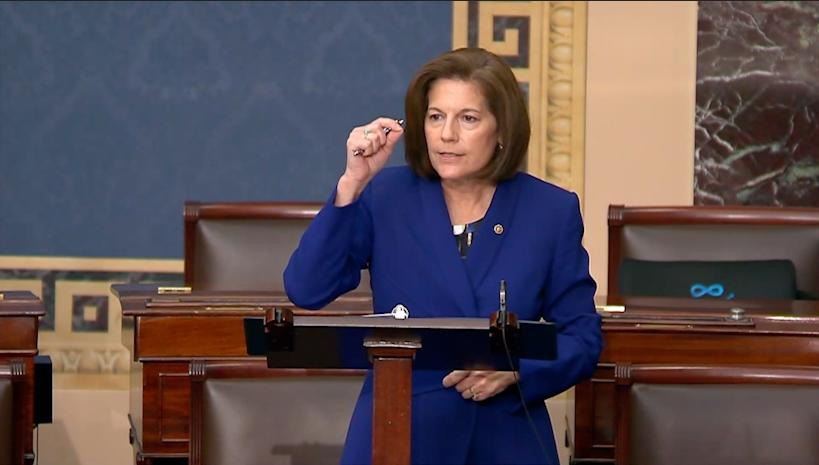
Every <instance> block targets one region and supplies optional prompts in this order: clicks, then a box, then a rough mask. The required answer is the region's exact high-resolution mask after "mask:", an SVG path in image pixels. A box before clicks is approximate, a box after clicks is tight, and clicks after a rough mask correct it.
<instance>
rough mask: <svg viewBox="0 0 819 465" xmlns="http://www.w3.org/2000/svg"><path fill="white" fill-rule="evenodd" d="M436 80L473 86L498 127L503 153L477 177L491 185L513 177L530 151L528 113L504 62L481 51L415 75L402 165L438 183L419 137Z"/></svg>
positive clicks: (466, 51)
mask: <svg viewBox="0 0 819 465" xmlns="http://www.w3.org/2000/svg"><path fill="white" fill-rule="evenodd" d="M437 79H460V80H464V81H467V82H473V83H475V84H477V85H478V87H479V88H480V89H481V92H482V93H483V96H484V97H485V98H486V101H487V103H488V104H489V111H490V112H492V115H493V116H494V117H495V120H496V121H497V124H498V134H499V135H500V140H501V141H502V142H503V148H502V149H501V148H500V147H498V150H497V151H496V152H495V155H494V156H493V157H492V158H491V159H490V160H489V163H488V164H487V165H486V166H485V167H484V168H483V169H482V170H481V171H480V172H479V173H478V176H479V177H481V178H482V179H489V180H492V181H494V182H498V181H502V180H505V179H510V178H511V177H512V176H514V175H515V173H516V172H517V171H518V169H520V166H521V164H522V163H523V159H524V157H525V156H526V150H527V149H528V148H529V134H530V131H531V129H530V127H529V112H528V111H527V109H526V101H525V100H524V98H523V92H521V90H520V86H519V85H518V82H517V79H515V75H514V73H512V69H511V68H510V67H509V65H508V64H506V62H505V61H503V59H501V58H500V57H498V56H497V55H495V54H494V53H492V52H489V51H486V50H484V49H482V48H460V49H457V50H452V51H450V52H447V53H444V54H443V55H440V56H438V57H436V58H434V59H432V60H431V61H429V62H427V63H426V64H425V65H423V66H422V67H421V69H420V70H418V73H417V74H416V75H415V77H414V78H413V80H412V82H411V83H410V85H409V88H408V89H407V96H406V98H405V99H404V111H405V118H406V120H407V129H406V132H405V133H404V147H405V152H404V156H405V157H406V160H407V164H408V165H409V166H410V167H411V168H412V169H413V171H415V173H417V174H418V175H419V176H422V177H425V178H428V179H437V178H438V173H436V172H435V169H434V168H433V167H432V163H431V162H430V161H429V153H428V148H427V141H426V136H425V135H424V120H425V118H426V113H427V107H428V105H429V98H428V94H429V89H430V87H431V86H432V83H433V82H435V81H436V80H437Z"/></svg>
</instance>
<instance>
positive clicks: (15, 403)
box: [0, 361, 27, 465]
mask: <svg viewBox="0 0 819 465" xmlns="http://www.w3.org/2000/svg"><path fill="white" fill-rule="evenodd" d="M24 374H25V365H24V364H23V363H22V362H18V361H11V362H2V361H0V465H22V464H23V463H25V462H24V456H23V444H24V434H25V431H26V430H27V428H25V424H24V423H25V422H24V421H23V418H24V417H23V408H22V405H23V402H22V401H21V400H20V399H22V398H23V389H24V384H25V376H24Z"/></svg>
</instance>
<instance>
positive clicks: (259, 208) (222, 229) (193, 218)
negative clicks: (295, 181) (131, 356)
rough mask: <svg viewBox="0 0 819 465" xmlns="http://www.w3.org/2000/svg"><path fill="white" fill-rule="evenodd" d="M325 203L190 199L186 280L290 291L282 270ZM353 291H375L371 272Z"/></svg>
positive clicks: (206, 285)
mask: <svg viewBox="0 0 819 465" xmlns="http://www.w3.org/2000/svg"><path fill="white" fill-rule="evenodd" d="M321 206H322V204H319V203H281V202H236V203H200V202H187V203H186V204H185V285H187V286H190V287H192V288H193V289H195V290H222V291H224V290H230V291H241V290H253V291H282V292H283V291H284V283H283V279H282V274H283V273H284V268H285V267H286V266H287V262H288V261H289V260H290V255H291V254H292V253H293V251H294V250H295V249H296V247H297V246H298V244H299V240H300V239H301V235H302V233H304V230H305V229H307V226H308V225H309V224H310V221H312V219H313V217H315V215H316V214H317V213H318V211H319V210H320V209H321ZM353 292H358V293H364V294H367V293H370V285H369V274H368V273H367V272H366V270H365V271H364V272H363V273H362V278H361V285H360V286H359V288H358V289H357V290H354V291H353Z"/></svg>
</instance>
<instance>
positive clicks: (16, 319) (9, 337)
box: [0, 291, 45, 463]
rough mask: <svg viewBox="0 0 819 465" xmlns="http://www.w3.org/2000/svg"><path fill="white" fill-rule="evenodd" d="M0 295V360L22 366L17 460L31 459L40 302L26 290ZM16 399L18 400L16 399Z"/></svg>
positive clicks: (29, 460) (27, 461) (41, 311)
mask: <svg viewBox="0 0 819 465" xmlns="http://www.w3.org/2000/svg"><path fill="white" fill-rule="evenodd" d="M0 294H2V296H3V297H2V299H0V362H8V363H11V362H18V363H21V364H22V367H23V371H24V373H23V377H24V390H23V391H24V392H23V401H22V402H23V421H24V423H25V425H28V426H23V428H24V429H25V438H24V440H23V444H22V445H17V444H16V445H15V446H18V447H20V446H22V448H21V449H20V450H18V451H16V453H15V456H16V457H20V461H19V462H16V463H33V461H34V450H33V442H32V438H33V434H32V433H33V429H34V428H33V426H34V356H35V355H37V334H38V333H37V331H38V328H39V322H40V320H39V318H40V317H42V316H44V315H45V310H44V309H43V303H42V301H40V299H39V298H38V297H37V296H35V295H34V294H32V293H31V292H28V291H3V292H0ZM15 402H17V400H16V399H15Z"/></svg>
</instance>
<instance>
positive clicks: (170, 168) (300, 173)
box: [0, 2, 452, 258]
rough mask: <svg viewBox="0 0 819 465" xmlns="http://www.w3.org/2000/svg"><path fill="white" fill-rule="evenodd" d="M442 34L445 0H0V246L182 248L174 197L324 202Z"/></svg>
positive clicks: (447, 16)
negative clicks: (361, 137)
mask: <svg viewBox="0 0 819 465" xmlns="http://www.w3.org/2000/svg"><path fill="white" fill-rule="evenodd" d="M451 36H452V4H451V2H270V3H261V2H249V3H243V2H207V3H204V2H203V3H198V2H190V3H188V2H167V3H166V2H134V3H126V2H111V3H107V2H87V3H86V2H83V3H73V2H44V3H43V2H38V3H35V2H2V3H0V255H58V256H88V257H142V258H180V257H181V256H182V255H183V250H182V242H183V240H182V206H183V203H184V201H185V200H202V201H216V200H309V201H324V200H325V199H326V198H327V196H328V195H329V194H330V192H331V190H332V189H333V187H334V185H335V180H336V179H337V178H338V176H339V175H340V174H341V172H342V170H343V168H344V144H345V141H346V138H347V134H348V132H349V130H350V128H351V127H353V126H355V125H359V124H362V123H364V122H366V121H369V120H370V119H372V118H374V117H377V116H381V115H385V116H400V115H402V113H403V96H404V92H405V90H406V87H407V85H408V83H409V80H410V79H411V77H412V74H413V73H414V71H415V70H416V69H417V68H418V66H420V65H421V64H422V63H423V62H425V61H427V60H428V59H429V58H431V57H433V56H435V55H437V54H439V53H441V52H444V51H446V50H448V49H450V48H451ZM391 163H392V164H400V163H403V153H402V152H400V151H399V152H398V153H396V154H394V158H393V160H392V161H391Z"/></svg>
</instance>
